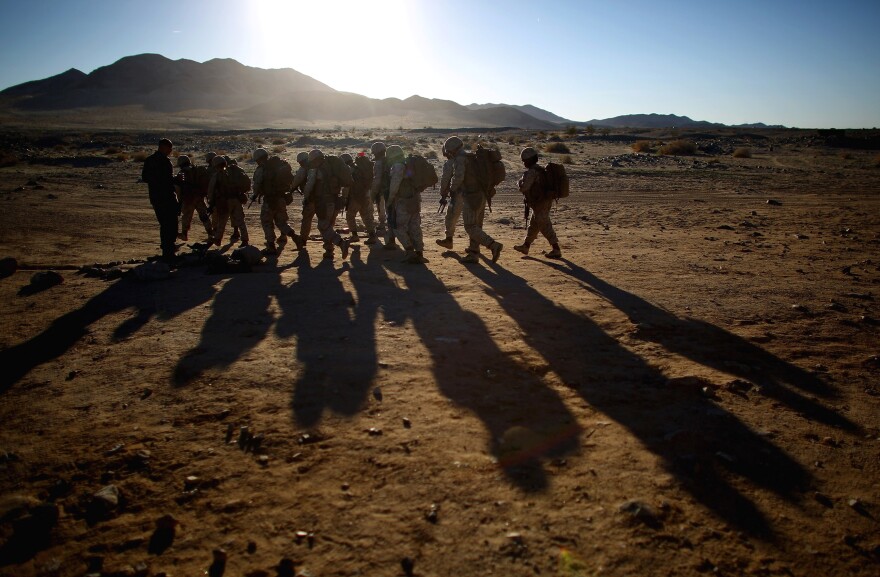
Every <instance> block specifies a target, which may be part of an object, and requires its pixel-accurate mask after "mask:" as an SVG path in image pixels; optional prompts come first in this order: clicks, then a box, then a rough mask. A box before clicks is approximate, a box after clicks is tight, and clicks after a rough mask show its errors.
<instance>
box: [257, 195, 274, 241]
mask: <svg viewBox="0 0 880 577" xmlns="http://www.w3.org/2000/svg"><path fill="white" fill-rule="evenodd" d="M274 212H275V211H274V210H272V203H271V202H269V201H268V200H267V199H265V198H264V199H263V204H262V205H261V206H260V226H261V227H262V228H263V236H265V237H266V249H274V248H275V214H274Z"/></svg>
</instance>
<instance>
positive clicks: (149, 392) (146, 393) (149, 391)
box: [141, 388, 153, 401]
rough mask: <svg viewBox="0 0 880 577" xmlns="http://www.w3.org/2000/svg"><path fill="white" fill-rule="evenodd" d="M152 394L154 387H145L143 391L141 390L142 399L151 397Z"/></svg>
mask: <svg viewBox="0 0 880 577" xmlns="http://www.w3.org/2000/svg"><path fill="white" fill-rule="evenodd" d="M152 394H153V389H150V388H146V389H144V390H143V391H141V400H142V401H143V400H145V399H147V398H149V397H150V396H151V395H152Z"/></svg>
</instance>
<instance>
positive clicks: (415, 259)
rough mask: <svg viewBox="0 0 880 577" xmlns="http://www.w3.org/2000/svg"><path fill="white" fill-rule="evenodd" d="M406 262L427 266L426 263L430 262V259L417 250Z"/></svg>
mask: <svg viewBox="0 0 880 577" xmlns="http://www.w3.org/2000/svg"><path fill="white" fill-rule="evenodd" d="M406 262H408V263H409V264H425V263H426V262H428V259H426V258H425V256H424V254H422V251H420V250H416V251H413V254H412V256H411V257H410V258H409V260H407V261H406Z"/></svg>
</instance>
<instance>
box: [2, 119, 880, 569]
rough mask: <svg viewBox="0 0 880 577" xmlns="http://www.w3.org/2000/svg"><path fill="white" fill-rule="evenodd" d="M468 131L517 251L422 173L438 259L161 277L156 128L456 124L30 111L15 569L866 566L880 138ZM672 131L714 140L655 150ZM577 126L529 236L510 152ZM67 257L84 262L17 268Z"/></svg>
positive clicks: (873, 472) (291, 256) (7, 313)
mask: <svg viewBox="0 0 880 577" xmlns="http://www.w3.org/2000/svg"><path fill="white" fill-rule="evenodd" d="M461 135H462V136H466V137H467V141H468V143H469V144H472V145H473V144H476V143H477V142H483V143H485V144H487V145H492V146H497V147H498V148H499V149H500V150H501V151H502V153H503V155H504V159H505V162H506V167H507V173H508V176H507V179H506V181H505V182H504V184H503V185H502V186H501V187H500V188H499V191H498V194H497V196H496V197H495V199H494V201H493V210H492V212H491V213H489V214H487V216H486V225H485V228H486V230H487V231H488V232H489V233H490V234H491V235H493V236H494V237H495V238H496V239H497V240H499V241H500V242H502V243H503V244H504V245H505V249H504V251H503V253H502V255H501V258H500V260H499V262H498V263H495V264H493V263H491V262H490V261H489V260H486V259H485V258H484V259H483V262H481V263H480V264H477V265H465V264H463V263H461V262H460V256H461V254H462V253H463V249H464V246H465V244H466V239H465V235H464V231H463V229H462V228H461V226H459V229H458V232H457V233H456V238H455V251H454V252H448V251H445V250H444V249H442V248H440V247H438V246H437V245H435V244H434V239H435V238H440V237H441V236H442V230H443V220H442V219H443V217H442V215H438V214H437V208H438V203H437V200H438V193H437V191H436V190H431V189H429V190H427V191H425V193H424V195H423V213H422V216H423V228H424V234H425V239H426V256H427V257H428V259H429V261H430V262H429V263H427V264H426V265H424V266H414V265H408V264H403V263H401V262H399V261H400V259H401V258H402V256H403V254H402V252H392V251H384V250H382V249H381V248H380V247H378V245H377V246H374V247H369V246H366V245H363V244H358V245H354V247H355V248H354V249H353V251H352V254H351V255H350V257H349V258H348V259H346V260H342V259H341V258H340V257H339V255H338V253H337V257H336V259H335V260H333V261H327V260H323V259H322V258H321V250H320V246H319V244H320V243H318V242H310V243H309V245H308V247H307V250H306V251H304V252H301V253H297V252H293V251H291V250H290V248H287V249H286V250H285V251H283V252H282V253H281V255H280V256H278V257H277V258H271V259H268V260H267V261H266V262H265V263H264V264H262V265H260V266H258V267H256V268H255V269H254V270H253V271H252V272H250V273H237V274H232V273H229V274H225V273H219V274H218V273H216V272H209V271H208V270H207V268H206V267H205V266H203V265H201V264H200V263H199V262H198V261H197V259H196V260H195V262H193V259H192V258H191V259H190V260H189V261H188V263H189V265H190V266H184V267H181V268H179V269H177V270H174V271H172V273H171V275H170V276H169V277H168V278H166V279H163V280H153V281H143V280H139V279H138V278H137V276H136V275H135V274H133V273H131V272H129V271H130V270H131V269H134V268H136V267H137V266H139V265H140V264H141V263H142V262H143V261H144V260H145V259H147V258H148V257H151V256H154V255H155V254H156V253H157V252H158V247H157V244H158V225H157V223H156V222H155V218H154V216H153V213H152V210H151V208H150V205H149V202H148V198H147V191H146V186H145V185H143V184H140V183H138V178H139V176H140V170H141V164H142V159H143V157H144V155H145V154H149V153H151V152H152V151H153V150H154V148H155V142H156V140H157V139H158V138H159V137H161V136H169V137H170V138H171V139H172V140H173V141H174V142H175V148H176V150H177V151H180V152H183V153H186V154H193V155H194V156H195V157H196V158H197V159H198V160H199V162H201V159H202V158H203V155H204V153H205V152H207V151H209V150H215V151H221V152H226V153H228V154H230V155H232V156H233V157H235V158H240V159H241V163H242V165H243V166H244V167H245V168H246V170H247V171H248V172H252V171H253V168H254V166H253V164H252V163H251V162H250V161H249V160H248V158H249V154H250V152H251V151H252V150H253V149H254V148H255V147H256V146H259V145H263V146H267V147H270V148H272V149H273V151H274V153H277V154H281V155H282V156H284V157H286V158H288V159H291V160H292V158H293V157H294V156H295V154H296V153H297V152H299V151H301V150H308V149H310V148H313V147H320V148H322V149H323V150H324V151H325V152H330V153H341V152H351V153H354V152H359V151H361V150H364V149H366V148H368V146H369V143H370V142H372V141H374V140H377V139H383V140H385V141H386V142H388V143H400V144H402V145H403V146H404V148H405V149H406V150H407V151H413V152H417V153H421V154H423V155H427V154H429V153H432V152H433V153H434V154H435V155H436V154H439V152H440V147H441V144H442V141H443V139H444V138H445V137H446V136H448V133H444V132H441V131H431V130H429V129H425V130H409V131H402V130H398V131H393V130H385V131H382V130H376V131H365V130H360V129H359V130H342V129H340V130H329V131H327V130H325V131H320V130H312V131H297V130H272V131H249V132H248V131H242V132H196V131H190V132H187V131H176V132H172V133H168V134H166V133H158V132H154V131H151V132H143V133H140V132H135V131H127V132H121V131H92V132H89V131H82V130H66V131H65V130H54V131H49V130H36V129H34V130H30V131H29V130H19V131H12V130H5V131H4V132H3V133H2V135H0V141H2V146H0V148H2V149H3V151H4V152H3V165H4V166H3V167H2V168H0V207H2V210H0V257H11V258H15V259H17V261H18V270H17V271H16V272H14V273H12V274H10V275H9V276H6V277H5V278H2V279H0V303H2V304H0V575H4V576H10V577H12V576H15V577H26V576H59V577H67V576H82V575H87V574H94V575H101V576H135V575H138V576H141V575H143V576H149V577H153V576H159V575H165V576H194V575H203V574H205V572H206V571H207V572H208V574H210V575H212V577H213V576H215V575H217V574H218V571H220V569H221V567H219V565H214V567H213V569H209V567H210V566H211V565H212V559H213V558H214V555H215V553H214V551H215V550H222V551H223V554H225V558H226V563H225V567H223V569H225V571H220V572H221V573H225V575H230V576H238V575H242V576H249V577H257V576H273V577H274V576H275V575H281V576H284V575H298V574H302V575H313V576H325V575H326V576H329V575H339V576H342V575H345V576H355V575H369V576H379V575H389V576H390V575H404V574H406V572H407V571H410V572H412V574H415V575H419V576H424V577H427V576H451V575H505V576H514V575H516V576H519V575H560V576H571V577H574V576H593V575H614V576H618V575H619V576H623V575H676V576H678V575H682V576H697V575H754V576H776V575H779V576H782V575H789V576H798V577H800V576H809V575H823V576H832V575H841V576H843V575H849V576H866V577H867V576H875V575H877V574H878V570H880V528H878V517H880V397H878V395H880V385H878V374H880V340H878V334H880V326H878V323H880V310H878V299H880V291H878V287H880V284H878V283H880V251H878V249H880V159H878V154H877V151H876V150H874V151H872V150H861V149H856V148H846V147H841V146H832V145H831V143H829V142H828V138H826V137H825V136H823V135H822V134H819V133H817V132H815V131H798V130H755V131H746V130H718V131H714V132H708V133H706V132H703V133H696V132H687V131H669V130H654V131H641V132H639V131H626V130H615V131H611V132H609V133H608V134H604V135H595V134H594V135H587V134H584V133H583V132H582V131H581V132H578V133H576V134H565V133H564V132H563V131H559V132H557V133H555V134H554V133H551V132H538V131H534V130H531V131H523V130H509V131H488V130H482V131H473V132H467V133H461ZM679 139H680V140H687V141H690V142H693V143H695V144H696V145H697V150H696V152H695V153H694V154H685V155H664V154H660V153H659V152H658V149H659V145H660V144H661V143H662V142H669V141H672V140H679ZM640 140H642V141H646V144H645V145H644V147H643V149H644V150H646V151H645V152H639V153H636V152H635V151H634V150H633V144H634V143H635V142H637V141H640ZM554 144H556V145H564V146H565V147H567V149H568V152H567V153H561V154H555V153H552V154H551V153H547V152H544V153H543V154H544V160H547V159H553V160H555V161H558V162H563V161H564V162H565V163H566V168H567V171H568V173H569V175H570V177H571V195H570V196H569V197H568V198H565V199H562V200H560V201H559V202H558V203H557V205H556V206H555V208H554V210H553V213H552V219H553V222H554V224H555V226H556V230H557V232H558V234H559V236H560V240H561V245H562V251H563V258H562V259H561V260H549V259H546V258H544V257H543V256H542V255H541V250H542V249H545V250H546V249H548V248H549V247H548V246H547V245H546V243H545V241H544V240H543V239H542V238H539V239H538V241H537V242H536V243H535V245H534V246H533V250H532V253H531V254H530V255H529V256H528V257H523V256H522V255H520V254H519V253H517V252H515V251H514V250H512V247H513V245H514V244H517V243H519V242H521V240H522V238H523V236H524V234H525V230H524V218H523V206H522V201H521V196H520V195H519V193H518V191H517V189H516V179H517V178H518V176H519V173H520V171H521V165H520V163H519V162H518V156H519V150H520V149H521V148H522V147H523V146H526V145H533V146H536V147H539V148H540V149H541V150H542V151H545V150H547V147H549V146H552V145H554ZM771 145H772V146H771ZM559 149H560V150H562V148H559ZM737 149H740V153H739V154H734V152H736V151H737ZM647 150H652V152H647ZM743 150H747V151H748V152H743ZM434 162H435V164H437V166H438V167H439V164H438V161H436V160H435V161H434ZM297 206H298V201H295V202H294V204H293V205H291V207H290V215H291V221H292V223H293V225H294V228H297V227H298V226H299V221H300V215H299V211H298V210H297ZM246 214H247V224H248V227H249V229H250V236H251V240H252V243H253V244H256V245H257V246H262V242H261V241H262V233H261V230H260V226H259V221H258V215H259V210H258V206H256V205H255V206H253V207H251V208H250V209H249V210H248V211H247V213H246ZM196 224H197V221H196ZM344 226H345V223H344V222H343V219H339V220H338V221H337V227H338V228H342V227H344ZM314 232H316V231H314V229H313V233H314ZM202 236H203V233H202V232H201V231H200V230H199V228H198V226H197V225H196V226H194V227H193V230H192V232H191V233H190V241H191V242H192V241H199V240H203V239H202ZM227 236H228V235H227ZM190 244H191V243H190ZM231 248H234V247H224V249H225V250H231ZM191 250H192V249H191V248H189V247H188V246H187V244H186V243H181V247H180V252H181V253H182V254H187V253H190V252H191ZM484 252H485V251H484ZM96 265H97V266H96ZM114 267H116V268H117V269H118V270H117V271H116V272H115V273H114V274H110V275H105V278H102V277H101V271H107V270H112V269H114ZM48 270H54V271H56V272H58V273H60V274H61V276H62V277H63V283H61V284H59V285H57V286H53V287H51V288H48V289H46V290H42V291H34V290H28V286H29V283H30V280H31V277H32V275H34V274H35V273H38V272H41V271H48ZM242 427H247V433H248V434H253V435H256V436H257V440H256V441H250V442H239V437H240V436H241V435H242V432H241V431H242V430H241V428H242ZM245 436H247V435H245Z"/></svg>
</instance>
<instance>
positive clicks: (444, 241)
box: [436, 236, 452, 250]
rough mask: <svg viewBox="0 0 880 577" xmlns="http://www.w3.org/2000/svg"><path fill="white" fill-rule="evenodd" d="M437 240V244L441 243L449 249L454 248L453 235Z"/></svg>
mask: <svg viewBox="0 0 880 577" xmlns="http://www.w3.org/2000/svg"><path fill="white" fill-rule="evenodd" d="M436 242H437V244H439V245H440V246H442V247H443V248H448V249H449V250H452V237H451V236H447V237H446V238H438V239H437V241H436Z"/></svg>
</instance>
